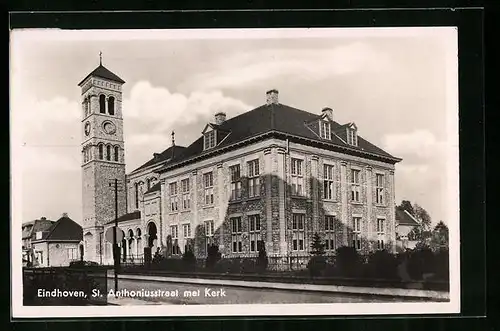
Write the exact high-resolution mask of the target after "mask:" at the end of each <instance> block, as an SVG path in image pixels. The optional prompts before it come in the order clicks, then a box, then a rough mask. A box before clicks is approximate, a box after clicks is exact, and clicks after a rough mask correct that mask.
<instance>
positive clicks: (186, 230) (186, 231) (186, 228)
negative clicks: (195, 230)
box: [182, 224, 191, 238]
mask: <svg viewBox="0 0 500 331" xmlns="http://www.w3.org/2000/svg"><path fill="white" fill-rule="evenodd" d="M182 236H183V237H184V238H191V224H183V225H182Z"/></svg>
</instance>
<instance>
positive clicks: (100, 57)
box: [99, 52, 102, 65]
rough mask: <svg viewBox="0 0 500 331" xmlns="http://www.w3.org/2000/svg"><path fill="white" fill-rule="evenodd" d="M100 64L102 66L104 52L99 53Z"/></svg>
mask: <svg viewBox="0 0 500 331" xmlns="http://www.w3.org/2000/svg"><path fill="white" fill-rule="evenodd" d="M99 64H100V65H102V52H99Z"/></svg>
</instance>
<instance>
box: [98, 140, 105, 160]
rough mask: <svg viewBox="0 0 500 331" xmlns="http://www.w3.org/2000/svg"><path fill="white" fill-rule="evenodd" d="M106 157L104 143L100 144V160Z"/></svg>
mask: <svg viewBox="0 0 500 331" xmlns="http://www.w3.org/2000/svg"><path fill="white" fill-rule="evenodd" d="M103 158H104V146H103V145H102V144H100V145H99V160H102V159H103Z"/></svg>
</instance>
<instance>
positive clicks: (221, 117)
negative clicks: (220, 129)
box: [215, 111, 226, 125]
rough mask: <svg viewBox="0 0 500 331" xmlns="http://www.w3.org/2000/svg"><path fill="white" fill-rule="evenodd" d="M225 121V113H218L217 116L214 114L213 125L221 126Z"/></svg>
mask: <svg viewBox="0 0 500 331" xmlns="http://www.w3.org/2000/svg"><path fill="white" fill-rule="evenodd" d="M225 121H226V113H224V112H221V111H220V112H218V113H217V114H215V124H217V125H221V124H222V123H224V122H225Z"/></svg>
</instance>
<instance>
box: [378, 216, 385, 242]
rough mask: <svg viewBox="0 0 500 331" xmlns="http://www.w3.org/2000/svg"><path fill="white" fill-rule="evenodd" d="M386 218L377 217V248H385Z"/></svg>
mask: <svg viewBox="0 0 500 331" xmlns="http://www.w3.org/2000/svg"><path fill="white" fill-rule="evenodd" d="M384 229H385V219H383V218H378V219H377V249H384V239H385V230H384Z"/></svg>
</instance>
